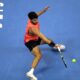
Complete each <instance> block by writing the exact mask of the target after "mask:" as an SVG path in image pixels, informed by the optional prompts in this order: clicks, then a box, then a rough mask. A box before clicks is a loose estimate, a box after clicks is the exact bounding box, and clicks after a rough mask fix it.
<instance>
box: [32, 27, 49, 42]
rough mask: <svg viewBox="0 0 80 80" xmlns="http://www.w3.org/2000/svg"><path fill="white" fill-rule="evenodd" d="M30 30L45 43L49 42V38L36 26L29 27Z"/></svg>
mask: <svg viewBox="0 0 80 80" xmlns="http://www.w3.org/2000/svg"><path fill="white" fill-rule="evenodd" d="M30 32H31V33H33V34H34V35H37V36H38V37H40V38H41V39H42V40H43V41H45V42H46V43H47V44H50V43H51V40H49V39H47V38H46V37H45V36H44V35H43V34H42V33H41V32H40V31H39V30H38V29H37V28H31V29H30Z"/></svg>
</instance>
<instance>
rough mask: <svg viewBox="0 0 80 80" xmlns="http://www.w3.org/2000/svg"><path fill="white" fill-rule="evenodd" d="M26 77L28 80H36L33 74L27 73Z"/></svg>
mask: <svg viewBox="0 0 80 80" xmlns="http://www.w3.org/2000/svg"><path fill="white" fill-rule="evenodd" d="M26 76H27V77H29V78H30V80H38V79H37V77H36V76H34V74H32V73H30V72H27V73H26Z"/></svg>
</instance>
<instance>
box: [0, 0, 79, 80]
mask: <svg viewBox="0 0 80 80" xmlns="http://www.w3.org/2000/svg"><path fill="white" fill-rule="evenodd" d="M3 3H4V12H3V15H4V19H3V20H2V21H1V22H2V23H3V28H2V29H0V80H28V78H27V77H26V75H25V74H26V72H27V71H29V70H30V66H31V63H32V60H33V58H34V57H33V55H31V53H30V52H29V50H28V49H27V48H26V47H25V45H24V34H25V29H26V23H27V20H28V17H27V14H28V12H29V11H36V12H38V11H40V10H42V9H43V8H45V7H46V6H48V5H49V6H50V9H49V10H48V11H47V12H46V13H44V14H43V15H41V16H40V17H39V22H40V26H41V32H42V33H43V34H44V35H45V36H46V37H48V38H50V39H52V40H54V41H55V42H56V43H62V44H65V45H66V50H65V51H64V52H63V54H64V57H65V60H66V63H67V65H68V68H67V69H66V68H65V67H64V65H63V63H62V61H61V58H60V55H59V53H58V52H56V51H54V50H52V49H51V48H50V47H49V46H48V45H43V46H40V49H41V51H42V54H43V57H42V59H41V61H40V63H39V65H38V67H37V68H36V70H35V75H36V76H37V77H38V80H80V0H4V1H3ZM73 58H76V60H77V62H76V63H72V62H71V60H72V59H73Z"/></svg>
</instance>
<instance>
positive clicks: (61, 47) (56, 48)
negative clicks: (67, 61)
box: [53, 44, 65, 50]
mask: <svg viewBox="0 0 80 80" xmlns="http://www.w3.org/2000/svg"><path fill="white" fill-rule="evenodd" d="M58 47H59V48H60V50H65V45H62V44H56V45H55V46H54V47H53V48H54V49H55V50H58Z"/></svg>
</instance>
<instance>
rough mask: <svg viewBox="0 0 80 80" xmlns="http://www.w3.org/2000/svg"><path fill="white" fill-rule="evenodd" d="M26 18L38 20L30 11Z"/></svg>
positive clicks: (34, 13)
mask: <svg viewBox="0 0 80 80" xmlns="http://www.w3.org/2000/svg"><path fill="white" fill-rule="evenodd" d="M28 18H29V19H34V18H38V15H37V13H36V12H34V11H32V12H29V13H28Z"/></svg>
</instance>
